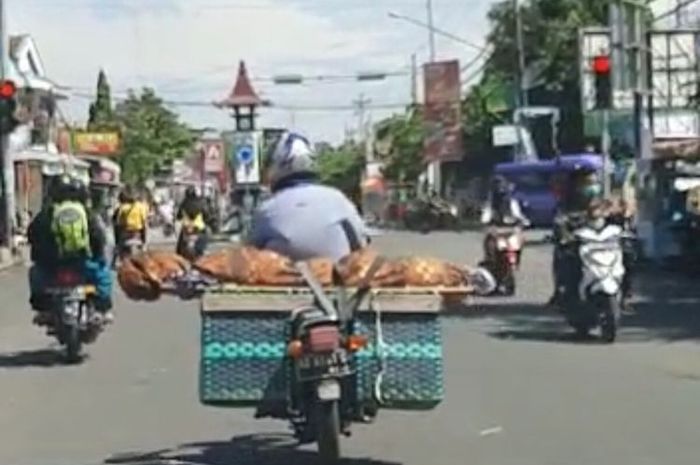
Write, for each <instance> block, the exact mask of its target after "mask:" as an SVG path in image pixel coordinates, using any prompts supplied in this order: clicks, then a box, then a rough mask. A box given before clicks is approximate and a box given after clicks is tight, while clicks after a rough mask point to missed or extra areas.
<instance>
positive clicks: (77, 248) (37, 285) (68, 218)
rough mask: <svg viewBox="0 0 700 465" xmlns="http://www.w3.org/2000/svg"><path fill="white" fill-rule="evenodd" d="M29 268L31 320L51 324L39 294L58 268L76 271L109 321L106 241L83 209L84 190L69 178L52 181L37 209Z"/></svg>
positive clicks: (97, 222) (101, 229)
mask: <svg viewBox="0 0 700 465" xmlns="http://www.w3.org/2000/svg"><path fill="white" fill-rule="evenodd" d="M28 236H29V237H28V238H29V243H30V245H31V258H32V261H33V262H34V263H33V266H32V267H31V269H30V271H29V283H30V288H31V297H30V303H31V305H32V308H33V309H34V310H36V311H37V312H38V314H37V318H36V319H35V321H36V322H37V323H38V324H45V323H46V322H48V321H50V318H46V316H47V315H46V314H45V313H44V312H47V311H50V310H51V309H50V308H47V307H48V299H46V296H45V295H43V293H42V289H44V288H45V287H46V286H47V285H49V284H50V283H51V280H52V279H53V277H54V276H55V272H56V271H57V269H58V268H59V267H67V266H70V267H75V268H76V269H77V270H79V271H80V272H81V273H82V274H83V275H84V276H85V280H86V282H88V283H90V284H94V285H95V287H96V290H97V299H96V302H95V304H96V308H97V310H98V311H99V312H101V313H102V315H103V316H104V318H105V320H107V321H111V320H112V318H113V316H112V314H111V308H112V297H111V294H112V275H111V272H110V269H109V266H108V263H107V261H106V257H105V246H106V236H105V232H104V227H103V226H102V222H101V220H100V219H99V217H98V216H97V215H95V214H93V213H92V212H91V211H90V209H89V206H88V191H87V186H85V184H84V183H82V182H81V181H79V180H77V179H72V178H71V177H69V176H60V177H58V178H56V179H54V181H53V182H52V184H51V186H50V189H49V192H48V196H47V198H46V199H45V201H44V206H43V208H42V210H41V211H40V212H39V214H37V216H36V217H35V218H34V219H33V220H32V222H31V224H30V225H29V230H28Z"/></svg>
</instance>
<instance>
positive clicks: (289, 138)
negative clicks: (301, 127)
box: [268, 132, 316, 185]
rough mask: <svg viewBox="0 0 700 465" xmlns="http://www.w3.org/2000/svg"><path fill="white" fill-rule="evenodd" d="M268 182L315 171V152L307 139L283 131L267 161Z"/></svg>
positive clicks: (275, 181) (276, 181)
mask: <svg viewBox="0 0 700 465" xmlns="http://www.w3.org/2000/svg"><path fill="white" fill-rule="evenodd" d="M268 166H269V172H268V176H269V179H270V183H271V184H272V185H275V184H276V183H278V182H279V181H281V180H283V179H284V178H287V177H289V176H293V175H296V174H311V173H315V172H316V153H315V152H314V149H313V147H311V144H310V143H309V141H308V139H307V138H306V137H304V136H302V135H301V134H298V133H295V132H285V133H284V134H282V137H280V140H279V142H277V146H276V147H275V150H274V152H273V153H272V156H271V157H270V162H269V165H268Z"/></svg>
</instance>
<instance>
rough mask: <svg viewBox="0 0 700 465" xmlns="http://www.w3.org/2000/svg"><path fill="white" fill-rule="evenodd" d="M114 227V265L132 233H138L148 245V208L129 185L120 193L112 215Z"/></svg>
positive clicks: (143, 242) (142, 241) (144, 243)
mask: <svg viewBox="0 0 700 465" xmlns="http://www.w3.org/2000/svg"><path fill="white" fill-rule="evenodd" d="M112 224H113V229H114V253H113V256H112V267H114V266H115V265H116V263H117V258H118V256H119V253H120V252H121V250H122V249H123V248H124V246H125V244H124V242H125V241H126V240H127V239H128V238H129V237H130V236H132V235H138V236H139V237H140V238H141V243H142V244H143V245H144V247H145V245H146V239H147V229H148V208H147V207H146V206H145V204H144V203H142V202H140V201H139V199H138V197H137V196H136V194H135V193H134V191H133V189H132V188H131V187H129V186H127V187H126V188H125V189H124V190H123V191H122V192H120V193H119V204H118V205H117V208H116V209H115V211H114V215H113V217H112Z"/></svg>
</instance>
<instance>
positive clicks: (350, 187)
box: [318, 143, 365, 199]
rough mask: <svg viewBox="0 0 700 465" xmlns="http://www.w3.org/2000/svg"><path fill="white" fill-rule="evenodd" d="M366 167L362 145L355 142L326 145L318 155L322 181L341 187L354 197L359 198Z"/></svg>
mask: <svg viewBox="0 0 700 465" xmlns="http://www.w3.org/2000/svg"><path fill="white" fill-rule="evenodd" d="M364 167H365V157H364V154H363V151H362V147H360V146H359V145H356V144H353V143H345V144H343V145H341V146H339V147H336V148H333V147H326V148H324V150H322V151H321V152H320V153H319V155H318V172H319V177H320V179H321V182H322V183H324V184H327V185H329V186H333V187H335V188H337V189H340V190H341V191H343V192H344V193H345V195H347V196H348V197H350V198H352V199H359V196H360V183H361V182H362V171H363V169H364Z"/></svg>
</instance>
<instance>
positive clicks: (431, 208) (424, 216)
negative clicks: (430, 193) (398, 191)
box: [404, 199, 460, 234]
mask: <svg viewBox="0 0 700 465" xmlns="http://www.w3.org/2000/svg"><path fill="white" fill-rule="evenodd" d="M404 226H405V227H406V229H409V230H414V231H420V232H422V233H424V234H425V233H428V232H430V231H432V230H436V229H447V230H458V229H459V227H460V220H459V211H458V208H457V207H456V206H454V205H452V204H449V203H447V202H445V201H440V200H434V199H427V200H423V199H421V200H416V201H414V202H412V203H410V204H409V205H408V207H407V209H406V214H405V216H404Z"/></svg>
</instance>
